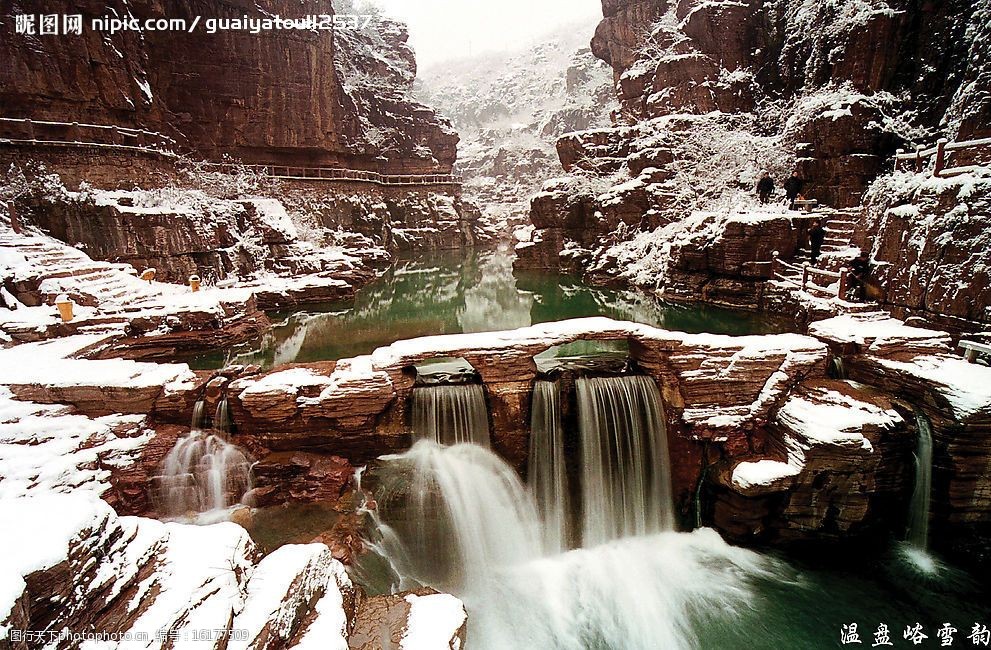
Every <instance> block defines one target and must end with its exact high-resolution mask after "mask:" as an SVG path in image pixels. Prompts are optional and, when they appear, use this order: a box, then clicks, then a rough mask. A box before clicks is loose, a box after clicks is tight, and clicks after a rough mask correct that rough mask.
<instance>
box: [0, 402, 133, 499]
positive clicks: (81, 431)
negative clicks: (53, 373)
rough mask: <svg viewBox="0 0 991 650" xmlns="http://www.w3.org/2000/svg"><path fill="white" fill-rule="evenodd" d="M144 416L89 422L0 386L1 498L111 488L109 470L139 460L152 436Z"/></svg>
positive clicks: (95, 490)
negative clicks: (20, 398)
mask: <svg viewBox="0 0 991 650" xmlns="http://www.w3.org/2000/svg"><path fill="white" fill-rule="evenodd" d="M152 436H153V432H152V431H151V430H150V429H148V428H147V427H146V421H145V418H144V417H143V416H136V415H111V416H106V417H101V418H89V417H86V416H84V415H79V414H76V413H73V412H72V410H71V409H70V408H69V407H65V406H51V405H47V404H34V403H32V402H22V401H17V400H14V399H13V395H12V394H11V392H10V390H9V389H7V388H6V387H3V386H0V499H6V498H13V497H18V496H24V495H28V494H34V493H47V492H61V493H68V492H79V491H90V492H93V493H94V494H97V495H100V494H103V493H104V492H105V491H106V490H107V489H109V488H110V482H109V479H110V469H109V468H110V467H113V466H125V465H128V464H131V463H136V462H138V459H139V455H140V453H141V450H142V448H143V447H144V445H146V444H147V443H148V442H149V441H150V440H151V438H152Z"/></svg>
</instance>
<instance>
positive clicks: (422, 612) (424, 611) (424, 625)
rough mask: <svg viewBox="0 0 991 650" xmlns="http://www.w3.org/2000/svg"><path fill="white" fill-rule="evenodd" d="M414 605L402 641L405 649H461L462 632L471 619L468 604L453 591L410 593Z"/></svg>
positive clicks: (409, 600) (410, 601)
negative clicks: (421, 594)
mask: <svg viewBox="0 0 991 650" xmlns="http://www.w3.org/2000/svg"><path fill="white" fill-rule="evenodd" d="M406 602H408V603H409V605H410V612H409V623H408V626H407V628H406V633H405V634H404V635H403V638H402V640H401V641H400V642H399V647H400V649H401V650H431V649H435V648H450V649H451V650H459V648H460V647H461V641H460V639H459V638H458V631H459V630H460V629H461V628H462V626H464V624H465V621H466V620H467V618H468V614H467V612H465V606H464V604H462V602H461V601H460V600H458V599H457V598H455V597H454V596H451V595H449V594H430V595H427V596H417V595H416V594H410V595H408V596H406Z"/></svg>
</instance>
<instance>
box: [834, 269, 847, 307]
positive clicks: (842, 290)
mask: <svg viewBox="0 0 991 650" xmlns="http://www.w3.org/2000/svg"><path fill="white" fill-rule="evenodd" d="M846 276H847V269H841V270H840V285H839V287H838V288H837V290H836V297H837V298H839V299H840V300H845V299H846V283H847V277H846Z"/></svg>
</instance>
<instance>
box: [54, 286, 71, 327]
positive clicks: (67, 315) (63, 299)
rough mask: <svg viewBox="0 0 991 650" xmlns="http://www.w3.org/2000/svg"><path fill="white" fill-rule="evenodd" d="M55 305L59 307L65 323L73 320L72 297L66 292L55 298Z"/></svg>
mask: <svg viewBox="0 0 991 650" xmlns="http://www.w3.org/2000/svg"><path fill="white" fill-rule="evenodd" d="M55 306H56V307H57V308H58V313H59V316H61V317H62V322H63V323H68V322H69V321H71V320H72V299H71V298H69V296H67V295H65V294H64V293H63V294H62V295H60V296H59V297H58V298H56V299H55Z"/></svg>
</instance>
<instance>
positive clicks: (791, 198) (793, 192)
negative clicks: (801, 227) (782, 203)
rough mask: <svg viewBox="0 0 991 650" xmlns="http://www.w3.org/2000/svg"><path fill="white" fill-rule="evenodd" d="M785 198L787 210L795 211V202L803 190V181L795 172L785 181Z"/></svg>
mask: <svg viewBox="0 0 991 650" xmlns="http://www.w3.org/2000/svg"><path fill="white" fill-rule="evenodd" d="M784 186H785V196H786V197H788V209H789V210H794V209H795V201H797V200H798V197H799V196H801V195H802V190H803V189H804V188H805V180H804V179H803V178H802V177H801V176H799V175H798V172H797V171H794V172H792V173H791V176H789V177H788V179H787V180H785V183H784Z"/></svg>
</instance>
